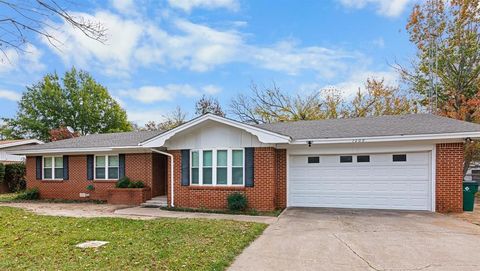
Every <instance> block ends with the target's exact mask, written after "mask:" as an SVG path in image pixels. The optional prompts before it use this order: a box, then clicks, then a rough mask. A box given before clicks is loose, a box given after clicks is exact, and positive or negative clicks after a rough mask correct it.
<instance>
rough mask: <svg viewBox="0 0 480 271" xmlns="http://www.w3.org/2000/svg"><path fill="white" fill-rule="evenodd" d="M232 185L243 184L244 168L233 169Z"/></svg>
mask: <svg viewBox="0 0 480 271" xmlns="http://www.w3.org/2000/svg"><path fill="white" fill-rule="evenodd" d="M232 184H243V168H232Z"/></svg>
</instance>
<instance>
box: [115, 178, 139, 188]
mask: <svg viewBox="0 0 480 271" xmlns="http://www.w3.org/2000/svg"><path fill="white" fill-rule="evenodd" d="M115 187H116V188H144V187H145V184H144V183H143V182H142V181H136V182H135V181H130V178H128V177H123V178H121V179H120V180H118V181H117V183H116V184H115Z"/></svg>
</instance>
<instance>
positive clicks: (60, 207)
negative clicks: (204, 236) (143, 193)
mask: <svg viewBox="0 0 480 271" xmlns="http://www.w3.org/2000/svg"><path fill="white" fill-rule="evenodd" d="M0 206H8V207H17V208H22V209H26V210H29V211H32V212H34V213H36V214H40V215H51V216H70V217H122V218H130V219H156V218H162V217H165V218H197V219H198V218H201V219H227V220H235V221H247V222H257V223H265V224H272V223H275V222H276V221H277V219H278V218H277V217H271V216H249V215H228V214H212V213H194V212H176V211H166V210H161V209H159V208H142V207H131V206H125V205H110V204H95V203H50V202H35V201H32V202H10V203H0Z"/></svg>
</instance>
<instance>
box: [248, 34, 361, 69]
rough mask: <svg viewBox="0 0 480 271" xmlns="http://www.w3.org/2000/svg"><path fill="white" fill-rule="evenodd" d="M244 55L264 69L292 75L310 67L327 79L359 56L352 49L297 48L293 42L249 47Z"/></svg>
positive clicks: (345, 67) (359, 56)
mask: <svg viewBox="0 0 480 271" xmlns="http://www.w3.org/2000/svg"><path fill="white" fill-rule="evenodd" d="M247 55H250V56H251V57H252V59H253V61H254V62H256V64H257V65H259V66H261V67H264V68H266V69H270V70H275V71H281V72H286V73H288V74H291V75H295V74H298V73H299V72H301V71H303V70H313V71H316V72H317V73H318V74H319V75H320V76H322V77H326V78H331V77H333V76H335V75H336V74H337V73H338V72H339V71H345V70H346V69H347V68H348V66H347V63H346V61H347V60H354V61H355V60H356V59H358V58H362V56H361V55H360V54H358V53H353V52H344V51H341V50H333V49H328V48H324V47H318V46H311V47H300V46H298V45H297V44H296V43H295V42H293V41H283V42H279V43H277V44H275V45H274V46H271V47H263V48H261V47H254V46H250V48H249V51H248V52H247Z"/></svg>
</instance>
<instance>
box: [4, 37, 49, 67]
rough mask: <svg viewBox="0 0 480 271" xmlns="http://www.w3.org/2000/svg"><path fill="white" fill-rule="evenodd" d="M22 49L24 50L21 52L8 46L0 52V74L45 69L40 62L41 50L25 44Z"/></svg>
mask: <svg viewBox="0 0 480 271" xmlns="http://www.w3.org/2000/svg"><path fill="white" fill-rule="evenodd" d="M23 50H24V51H25V52H23V53H22V52H20V51H16V50H15V49H13V48H9V49H6V50H4V54H0V74H1V73H8V72H12V71H23V72H26V73H34V72H37V71H42V70H44V69H45V65H44V64H43V63H42V62H41V61H42V60H41V58H42V52H41V51H40V50H39V49H38V48H37V47H35V46H34V45H32V44H27V45H26V46H25V48H23Z"/></svg>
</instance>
